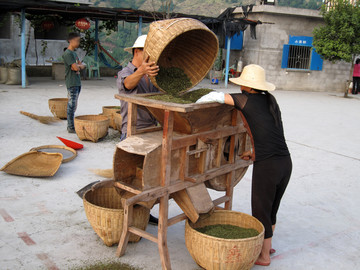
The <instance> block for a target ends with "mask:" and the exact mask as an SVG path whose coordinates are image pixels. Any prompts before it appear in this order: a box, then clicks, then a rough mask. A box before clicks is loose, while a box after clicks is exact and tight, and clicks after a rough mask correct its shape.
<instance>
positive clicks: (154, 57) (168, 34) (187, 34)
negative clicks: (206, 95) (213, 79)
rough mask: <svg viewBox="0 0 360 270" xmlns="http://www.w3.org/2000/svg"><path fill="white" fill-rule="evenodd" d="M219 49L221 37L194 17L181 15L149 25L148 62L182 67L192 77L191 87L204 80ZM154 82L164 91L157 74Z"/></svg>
mask: <svg viewBox="0 0 360 270" xmlns="http://www.w3.org/2000/svg"><path fill="white" fill-rule="evenodd" d="M218 50H219V42H218V39H217V37H216V35H215V34H214V33H213V32H212V31H210V30H209V28H207V27H206V25H205V24H203V23H202V22H200V21H198V20H195V19H190V18H178V19H170V20H162V21H156V22H153V23H151V24H150V29H149V33H148V35H147V38H146V42H145V47H144V51H145V54H144V57H147V55H149V56H150V59H149V61H154V62H155V63H156V64H157V65H159V66H160V67H178V68H181V69H182V70H183V71H184V72H185V73H186V75H187V76H188V77H189V78H190V80H191V83H192V86H191V87H189V89H190V88H192V87H194V86H195V85H196V84H198V83H199V82H200V81H202V79H204V77H205V76H206V74H207V73H208V72H209V70H210V69H211V67H212V66H213V64H214V61H215V59H216V57H217V53H218ZM151 81H152V83H153V84H154V85H155V86H156V87H157V88H158V89H160V90H163V89H161V88H160V87H159V85H158V84H157V83H156V77H151ZM187 90H188V89H187ZM184 91H186V90H184Z"/></svg>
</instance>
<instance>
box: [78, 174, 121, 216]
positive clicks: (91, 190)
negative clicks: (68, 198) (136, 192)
mask: <svg viewBox="0 0 360 270" xmlns="http://www.w3.org/2000/svg"><path fill="white" fill-rule="evenodd" d="M109 181H113V180H109ZM96 189H115V187H104V186H100V187H95V188H94V189H92V188H91V189H89V190H88V191H86V192H85V193H84V195H83V201H84V202H86V203H88V204H90V205H92V206H93V207H94V208H97V209H99V210H106V211H110V212H124V208H119V209H115V208H109V207H103V206H99V205H96V204H94V203H92V202H90V201H89V200H87V198H86V194H88V193H90V192H94V191H95V190H96ZM115 191H116V189H115ZM116 193H117V192H116ZM117 194H118V193H117ZM118 196H119V197H121V196H120V195H119V194H118Z"/></svg>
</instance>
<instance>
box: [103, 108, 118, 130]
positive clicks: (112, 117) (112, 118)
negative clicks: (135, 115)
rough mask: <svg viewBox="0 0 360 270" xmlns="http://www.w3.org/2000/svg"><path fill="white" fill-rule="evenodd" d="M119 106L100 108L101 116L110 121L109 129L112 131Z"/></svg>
mask: <svg viewBox="0 0 360 270" xmlns="http://www.w3.org/2000/svg"><path fill="white" fill-rule="evenodd" d="M119 109H120V107H119V106H103V107H102V111H103V112H102V114H103V115H106V116H108V117H109V119H110V127H111V128H113V129H116V123H115V114H116V112H117V111H119Z"/></svg>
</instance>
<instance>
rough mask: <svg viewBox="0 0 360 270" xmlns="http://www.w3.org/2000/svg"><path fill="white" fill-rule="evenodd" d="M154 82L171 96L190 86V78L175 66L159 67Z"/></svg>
mask: <svg viewBox="0 0 360 270" xmlns="http://www.w3.org/2000/svg"><path fill="white" fill-rule="evenodd" d="M156 82H157V84H158V85H159V87H160V88H161V89H163V90H164V91H165V92H166V93H168V94H170V95H173V96H177V94H178V93H180V92H181V91H184V90H186V89H188V88H190V87H191V86H192V83H191V80H190V78H189V77H188V76H187V75H186V74H185V72H184V71H183V70H182V69H181V68H177V67H169V68H166V67H160V70H159V73H158V75H157V76H156Z"/></svg>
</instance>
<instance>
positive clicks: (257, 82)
mask: <svg viewBox="0 0 360 270" xmlns="http://www.w3.org/2000/svg"><path fill="white" fill-rule="evenodd" d="M230 81H231V82H233V83H234V84H237V85H240V87H241V91H242V93H236V94H224V93H219V92H211V93H209V94H207V95H205V96H203V97H201V98H200V99H199V100H198V101H197V103H202V102H219V103H226V104H229V105H232V106H234V107H235V108H236V109H238V110H240V111H241V112H242V114H243V115H244V116H245V119H246V121H247V123H248V125H249V127H250V132H251V135H252V137H253V143H254V149H253V151H249V152H245V153H243V154H242V156H241V157H242V158H243V159H246V160H249V159H252V160H253V161H254V167H253V176H252V191H251V208H252V214H253V216H254V217H256V218H257V219H259V220H260V221H261V222H262V224H263V225H264V227H265V240H264V244H263V247H262V250H261V253H260V256H259V258H258V259H257V261H256V262H255V264H257V265H263V266H268V265H270V261H271V259H270V254H273V253H275V250H274V249H272V246H271V240H272V236H273V232H274V230H275V224H276V214H277V211H278V209H279V206H280V201H281V198H282V196H283V194H284V192H285V189H286V187H287V184H288V182H289V180H290V176H291V171H292V162H291V157H290V153H289V150H288V147H287V145H286V142H285V137H284V131H283V124H282V120H281V112H280V109H279V105H278V104H277V102H276V99H275V97H274V96H273V95H271V94H270V93H269V92H270V91H273V90H275V85H273V84H272V83H268V82H267V81H266V80H265V70H264V69H263V68H262V67H260V66H258V65H248V66H246V67H245V68H244V70H243V72H242V73H241V76H240V77H239V78H231V79H230Z"/></svg>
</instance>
